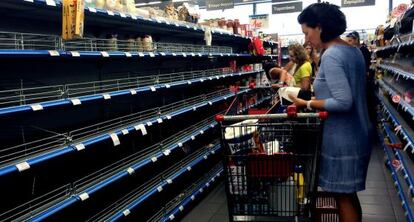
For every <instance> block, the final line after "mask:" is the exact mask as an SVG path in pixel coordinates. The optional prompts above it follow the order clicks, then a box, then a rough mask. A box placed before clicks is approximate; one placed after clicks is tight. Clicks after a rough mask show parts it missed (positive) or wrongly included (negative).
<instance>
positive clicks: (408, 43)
mask: <svg viewBox="0 0 414 222" xmlns="http://www.w3.org/2000/svg"><path fill="white" fill-rule="evenodd" d="M413 47H414V34H406V35H402V36H395V37H394V38H393V39H392V43H391V44H390V45H387V46H384V47H381V48H377V49H376V50H375V51H374V52H375V54H376V56H377V57H389V56H390V55H393V54H394V53H410V52H412V49H413Z"/></svg>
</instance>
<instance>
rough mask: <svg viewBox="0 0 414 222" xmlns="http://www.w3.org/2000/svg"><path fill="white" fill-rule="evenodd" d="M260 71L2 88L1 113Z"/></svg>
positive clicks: (76, 103)
mask: <svg viewBox="0 0 414 222" xmlns="http://www.w3.org/2000/svg"><path fill="white" fill-rule="evenodd" d="M260 72H262V70H257V71H246V72H232V71H231V70H230V69H229V68H221V69H210V70H197V71H189V72H178V73H166V74H158V75H149V76H139V77H131V78H121V79H107V80H102V81H93V82H79V83H69V84H64V85H54V86H39V87H36V86H31V87H30V88H25V87H20V88H16V89H7V90H1V91H0V116H2V115H8V114H16V113H22V112H31V111H40V110H46V109H49V108H53V107H62V106H79V105H82V104H84V103H88V102H93V101H99V100H101V101H102V100H108V101H109V100H112V99H113V98H117V97H120V96H136V95H138V94H140V93H143V92H155V91H157V90H159V89H169V88H171V87H177V86H181V85H191V84H197V83H202V82H205V81H214V80H219V79H223V78H231V77H236V76H249V75H253V74H257V73H260ZM22 85H24V82H23V83H22Z"/></svg>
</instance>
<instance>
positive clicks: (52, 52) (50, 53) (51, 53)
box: [49, 50, 60, 56]
mask: <svg viewBox="0 0 414 222" xmlns="http://www.w3.org/2000/svg"><path fill="white" fill-rule="evenodd" d="M49 55H50V56H59V55H60V54H59V52H58V51H56V50H49Z"/></svg>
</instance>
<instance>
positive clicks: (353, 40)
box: [346, 31, 371, 73]
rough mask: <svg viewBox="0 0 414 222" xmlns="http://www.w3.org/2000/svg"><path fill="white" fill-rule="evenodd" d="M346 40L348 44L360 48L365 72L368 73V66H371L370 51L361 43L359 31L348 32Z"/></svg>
mask: <svg viewBox="0 0 414 222" xmlns="http://www.w3.org/2000/svg"><path fill="white" fill-rule="evenodd" d="M346 41H347V42H348V43H349V44H350V45H353V46H355V47H357V48H359V49H360V50H361V52H362V55H363V56H364V60H365V73H368V71H369V67H370V66H371V53H370V52H369V50H368V47H367V46H366V45H365V44H362V45H361V42H360V41H361V40H360V38H359V33H358V32H357V31H353V32H350V33H349V34H348V35H346Z"/></svg>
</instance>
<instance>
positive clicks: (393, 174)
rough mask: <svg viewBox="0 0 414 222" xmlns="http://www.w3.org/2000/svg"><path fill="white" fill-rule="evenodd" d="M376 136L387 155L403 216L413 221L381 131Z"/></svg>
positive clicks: (410, 221)
mask: <svg viewBox="0 0 414 222" xmlns="http://www.w3.org/2000/svg"><path fill="white" fill-rule="evenodd" d="M378 136H379V137H380V140H381V141H382V148H383V150H384V152H385V154H386V155H387V164H388V166H389V167H390V169H391V176H392V178H393V180H394V181H395V183H394V185H395V188H396V189H397V192H398V196H399V197H400V199H401V205H402V208H403V209H404V211H405V216H406V217H407V220H408V221H409V222H413V221H414V217H413V214H412V212H411V209H410V207H409V205H408V201H407V198H406V196H405V194H404V191H403V189H402V186H401V183H400V180H399V179H398V175H397V172H396V171H395V169H394V167H393V166H392V164H391V160H392V156H391V155H390V154H389V152H388V149H389V148H388V147H387V146H385V144H384V137H383V135H382V133H381V132H379V134H378Z"/></svg>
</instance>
